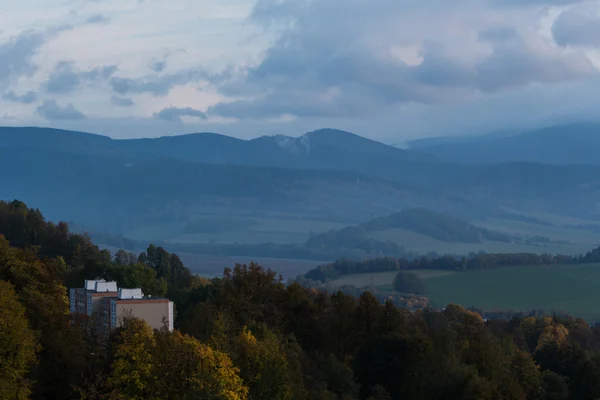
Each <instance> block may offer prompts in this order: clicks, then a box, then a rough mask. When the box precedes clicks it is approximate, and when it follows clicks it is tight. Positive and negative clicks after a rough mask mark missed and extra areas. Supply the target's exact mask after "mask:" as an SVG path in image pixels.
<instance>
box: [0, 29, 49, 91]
mask: <svg viewBox="0 0 600 400" xmlns="http://www.w3.org/2000/svg"><path fill="white" fill-rule="evenodd" d="M45 41H46V39H45V37H44V35H43V34H42V33H39V32H33V31H28V32H23V33H21V34H20V35H17V36H13V37H11V38H10V39H9V40H8V41H7V42H5V43H2V44H0V86H6V85H7V84H9V83H10V81H11V80H13V79H16V78H18V77H19V76H24V75H25V76H29V75H32V74H33V73H34V72H35V71H37V66H36V65H35V64H34V63H33V61H32V58H33V56H34V55H35V54H36V52H37V51H38V50H39V48H40V47H41V46H42V45H43V44H44V43H45Z"/></svg>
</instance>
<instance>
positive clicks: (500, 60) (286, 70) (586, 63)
mask: <svg viewBox="0 0 600 400" xmlns="http://www.w3.org/2000/svg"><path fill="white" fill-rule="evenodd" d="M292 1H296V0H288V1H275V0H262V1H260V2H259V3H258V4H257V7H256V8H255V10H254V13H253V16H252V18H253V19H254V20H258V21H260V22H261V23H263V21H265V20H266V21H267V23H268V24H273V23H275V22H276V21H275V22H274V21H273V20H276V19H277V18H280V19H282V20H283V21H284V22H285V21H288V19H290V18H291V17H290V13H293V12H297V13H299V15H298V16H297V18H296V19H295V20H293V21H292V22H291V23H289V24H284V25H285V27H284V28H283V29H282V30H281V31H280V36H279V39H278V40H277V41H275V42H274V44H273V45H272V46H271V47H270V48H269V49H268V50H267V51H266V52H265V56H264V58H263V60H262V61H261V62H260V63H259V64H258V65H257V66H255V67H252V68H250V69H248V70H247V73H246V75H245V76H243V77H241V78H239V79H236V80H233V81H226V82H224V83H222V84H221V85H219V90H220V92H221V93H222V94H224V95H226V96H230V97H244V98H246V100H238V101H227V102H222V103H219V104H217V105H215V106H213V107H211V108H210V109H209V111H208V112H209V114H214V115H220V116H226V117H238V118H252V117H256V118H259V117H274V116H278V115H284V114H290V115H294V116H299V117H308V116H314V117H323V116H331V117H353V116H357V115H365V114H368V113H370V112H372V111H376V110H378V109H381V108H382V107H386V106H389V105H394V104H400V103H412V102H418V103H425V104H439V103H448V102H456V101H460V100H461V99H467V98H468V97H469V96H472V95H474V94H476V93H478V92H498V91H502V90H507V89H513V88H518V87H522V86H526V85H529V84H533V83H555V82H566V81H571V80H576V79H579V78H583V77H588V76H591V75H594V74H595V73H596V69H595V68H594V66H593V64H592V63H591V61H590V60H589V59H588V58H587V57H585V56H584V55H582V54H580V53H575V54H563V53H562V52H560V50H559V49H556V48H554V47H552V46H551V45H549V44H547V43H546V42H545V41H544V40H542V39H541V38H538V37H537V36H532V35H537V34H535V33H534V34H532V33H530V32H529V31H526V33H524V34H523V33H521V32H520V31H518V30H517V29H516V28H515V27H514V26H497V23H496V25H490V26H489V27H485V25H483V24H482V27H481V28H480V29H479V36H478V38H479V42H477V41H474V42H473V43H466V44H463V43H461V44H460V46H458V47H452V46H449V45H448V43H447V42H448V40H449V39H448V38H445V37H443V34H442V35H441V36H440V37H439V38H438V39H439V40H438V41H436V40H432V39H428V38H427V36H415V38H414V39H412V40H411V41H408V42H407V44H412V45H413V46H415V47H417V48H420V57H421V61H420V63H416V64H415V63H410V64H408V63H406V62H405V61H403V59H400V58H396V57H394V56H392V55H390V54H386V52H385V46H386V45H390V44H395V43H397V42H400V43H402V41H406V40H407V39H406V37H407V35H411V34H413V32H414V31H418V33H420V34H422V35H428V34H431V33H430V32H431V30H428V29H426V28H427V27H426V26H425V27H422V26H416V25H415V24H416V22H414V21H412V19H413V16H410V15H409V16H404V15H403V14H404V11H406V10H409V11H412V9H411V8H410V4H409V3H410V2H408V1H403V0H381V1H379V2H377V4H376V5H375V6H373V7H372V6H371V3H369V4H367V3H366V2H362V1H359V0H349V1H348V3H346V5H347V7H344V8H343V9H340V8H339V4H338V3H337V1H336V0H321V1H318V2H303V1H300V2H298V3H302V7H300V6H299V5H298V3H295V5H292V4H291V2H292ZM286 4H287V5H288V6H289V8H285V6H286ZM412 4H414V3H412ZM468 4H471V3H468V2H464V4H463V5H468ZM473 4H476V2H474V3H473ZM434 5H436V7H437V6H438V5H439V6H440V7H450V5H449V4H446V5H444V4H442V3H441V2H437V1H429V2H427V5H425V6H423V7H425V8H424V10H423V13H424V14H426V13H427V12H430V11H431V10H432V9H433V8H435V7H433V6H434ZM269 6H272V8H269ZM282 7H283V8H282ZM415 7H418V6H415ZM432 7H433V8H432ZM291 10H292V11H291ZM298 10H300V11H298ZM448 10H450V11H449V12H451V11H452V9H451V8H449V9H448ZM448 10H446V9H441V10H439V11H436V13H437V14H438V15H437V16H440V17H441V16H443V15H444V14H445V13H446V11H448ZM488 11H489V10H488ZM357 15H360V16H361V18H360V19H356V16H357ZM391 17H397V18H396V21H391V22H389V26H386V20H385V19H386V18H391ZM398 18H399V19H398ZM402 18H406V20H402ZM448 18H451V17H448ZM440 20H442V23H443V18H440ZM423 23H424V22H423V21H419V24H423ZM434 23H435V22H434ZM398 26H400V27H401V29H403V30H401V31H398V30H397V27H398ZM413 26H414V29H411V28H412V27H413ZM386 29H388V30H389V31H388V30H386ZM451 29H453V30H455V29H456V26H452V27H451ZM471 31H472V27H470V26H469V27H466V28H465V32H467V33H468V34H470V33H471ZM405 32H406V34H405ZM475 33H477V32H475ZM394 34H395V35H396V36H393V35H394ZM524 35H526V36H524ZM470 36H472V35H470ZM365 37H367V38H369V37H374V38H377V40H375V41H374V42H373V43H375V44H373V43H370V42H368V41H365V40H364V38H365ZM450 39H451V38H450ZM457 40H460V39H457ZM386 41H387V42H386ZM411 42H412V43H411ZM478 46H479V48H484V49H485V50H483V51H481V50H480V51H479V53H476V56H474V57H471V58H467V59H466V60H465V57H463V54H462V53H456V49H457V48H461V47H462V48H465V47H466V50H462V49H461V50H462V51H469V49H471V47H473V48H475V49H477V47H478ZM473 51H477V50H473Z"/></svg>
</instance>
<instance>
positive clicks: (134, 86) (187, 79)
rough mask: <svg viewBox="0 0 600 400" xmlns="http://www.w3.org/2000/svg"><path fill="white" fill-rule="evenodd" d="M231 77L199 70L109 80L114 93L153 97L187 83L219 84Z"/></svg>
mask: <svg viewBox="0 0 600 400" xmlns="http://www.w3.org/2000/svg"><path fill="white" fill-rule="evenodd" d="M230 77H231V71H230V70H229V69H225V70H224V71H222V72H220V73H210V72H207V71H204V70H201V69H190V70H186V71H179V72H174V73H169V74H163V75H160V74H159V75H150V76H147V77H144V78H136V79H132V78H123V77H118V76H115V77H113V78H112V79H111V80H110V85H111V87H112V89H113V91H115V92H116V93H118V94H120V95H122V96H123V95H126V94H129V93H132V94H140V93H151V94H153V95H154V96H166V95H167V94H169V92H170V91H171V89H173V88H174V87H176V86H183V85H186V84H188V83H195V82H200V81H206V82H209V83H213V84H217V83H221V82H223V81H225V80H227V79H229V78H230Z"/></svg>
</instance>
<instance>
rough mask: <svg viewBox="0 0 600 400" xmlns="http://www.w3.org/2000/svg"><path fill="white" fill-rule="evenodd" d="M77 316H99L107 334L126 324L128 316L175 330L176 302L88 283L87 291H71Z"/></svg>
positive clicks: (112, 285)
mask: <svg viewBox="0 0 600 400" xmlns="http://www.w3.org/2000/svg"><path fill="white" fill-rule="evenodd" d="M69 300H70V310H71V313H73V314H82V315H88V316H90V317H98V322H99V323H100V324H101V326H102V328H104V330H105V331H106V332H108V331H110V329H113V328H116V327H118V326H120V325H121V324H122V323H123V320H124V318H126V317H135V318H140V319H143V320H144V321H146V323H147V324H148V325H150V326H151V327H152V328H155V329H160V328H162V327H163V326H165V325H166V326H167V328H168V329H169V330H170V331H172V330H173V321H174V315H173V302H172V301H169V299H165V298H158V297H152V296H144V293H143V292H142V289H122V288H121V289H119V288H117V283H116V282H106V281H104V280H86V281H85V283H84V287H83V288H75V289H70V290H69Z"/></svg>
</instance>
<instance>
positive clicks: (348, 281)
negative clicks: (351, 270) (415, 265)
mask: <svg viewBox="0 0 600 400" xmlns="http://www.w3.org/2000/svg"><path fill="white" fill-rule="evenodd" d="M410 272H412V273H414V274H416V275H418V276H419V278H421V279H431V278H434V277H437V276H445V275H452V274H454V273H455V272H454V271H445V270H441V269H439V270H438V269H425V270H420V271H410ZM397 273H398V271H388V272H377V273H374V274H353V275H344V276H341V277H339V278H338V279H336V280H334V281H333V282H334V283H336V284H338V285H351V286H356V287H368V286H375V287H378V288H380V289H382V290H391V288H392V281H393V280H394V277H395V276H396V274H397Z"/></svg>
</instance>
